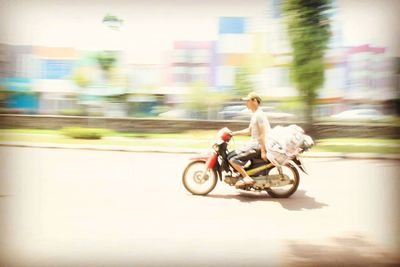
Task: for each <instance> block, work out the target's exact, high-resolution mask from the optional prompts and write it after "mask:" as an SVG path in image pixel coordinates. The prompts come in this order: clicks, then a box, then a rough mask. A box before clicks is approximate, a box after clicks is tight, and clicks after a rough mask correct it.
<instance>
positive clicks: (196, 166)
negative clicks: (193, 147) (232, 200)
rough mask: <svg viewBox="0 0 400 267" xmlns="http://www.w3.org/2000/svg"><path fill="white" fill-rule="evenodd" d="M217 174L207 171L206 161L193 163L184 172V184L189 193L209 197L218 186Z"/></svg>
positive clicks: (210, 170)
mask: <svg viewBox="0 0 400 267" xmlns="http://www.w3.org/2000/svg"><path fill="white" fill-rule="evenodd" d="M217 180H218V178H217V173H216V172H215V171H214V170H212V169H208V170H206V163H205V162H204V161H194V162H191V163H190V164H189V165H188V166H187V167H186V168H185V170H184V172H183V175H182V182H183V185H184V187H185V188H186V190H187V191H189V192H190V193H192V194H193V195H203V196H204V195H207V194H208V193H210V192H211V191H212V190H213V189H214V188H215V186H216V185H217Z"/></svg>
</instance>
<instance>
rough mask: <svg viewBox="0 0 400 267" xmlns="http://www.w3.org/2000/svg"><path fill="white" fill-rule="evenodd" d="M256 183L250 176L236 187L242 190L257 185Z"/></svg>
mask: <svg viewBox="0 0 400 267" xmlns="http://www.w3.org/2000/svg"><path fill="white" fill-rule="evenodd" d="M255 183H256V181H254V180H253V179H251V178H250V177H249V176H246V177H244V178H243V179H240V180H239V181H238V182H237V183H236V184H235V187H236V188H241V187H244V186H247V185H253V184H255Z"/></svg>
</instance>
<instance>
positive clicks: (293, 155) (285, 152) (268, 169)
mask: <svg viewBox="0 0 400 267" xmlns="http://www.w3.org/2000/svg"><path fill="white" fill-rule="evenodd" d="M288 132H289V134H285V133H288ZM274 133H275V134H274ZM218 137H219V138H218V140H217V141H216V142H215V143H214V144H213V146H212V148H213V152H212V153H211V154H210V155H204V156H198V157H194V158H191V159H190V162H189V163H188V165H187V166H186V168H185V169H184V171H183V175H182V182H183V185H184V187H185V188H186V190H187V191H189V192H190V193H192V194H194V195H207V194H208V193H210V192H211V191H212V190H213V189H214V188H215V186H216V185H217V182H218V180H220V181H224V182H225V183H226V184H228V185H230V186H234V185H235V184H236V182H237V181H238V180H239V179H240V174H239V173H238V172H237V171H236V170H235V169H234V168H233V167H232V165H231V164H230V162H229V159H230V157H231V156H232V155H234V153H235V151H234V150H233V151H229V150H228V144H229V141H230V140H231V139H232V134H231V131H230V130H229V129H228V128H223V129H221V130H220V131H219V132H218ZM266 143H267V144H266V147H267V157H268V160H267V161H264V160H263V159H261V158H257V159H253V160H250V161H249V162H247V163H246V165H245V166H244V169H245V171H246V173H247V174H248V175H249V176H250V177H251V178H252V179H253V180H254V181H255V183H254V184H252V185H247V186H245V187H241V188H240V189H242V190H245V191H257V192H262V191H266V192H267V193H268V194H269V195H270V196H271V197H274V198H288V197H290V196H291V195H292V194H293V193H295V192H296V190H297V188H298V186H299V184H300V174H299V171H298V168H299V169H300V170H301V171H303V172H304V173H305V174H307V172H306V169H305V166H304V164H303V162H302V160H301V159H300V157H299V155H300V154H301V153H303V152H305V151H307V150H309V149H310V148H311V147H312V146H313V145H314V142H313V140H312V138H311V137H310V136H308V135H305V134H304V131H303V130H302V129H301V128H300V127H298V126H296V125H291V126H287V127H281V126H277V127H275V128H274V129H273V131H272V134H271V135H270V137H269V138H267V142H266ZM295 166H297V167H295Z"/></svg>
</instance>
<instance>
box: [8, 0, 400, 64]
mask: <svg viewBox="0 0 400 267" xmlns="http://www.w3.org/2000/svg"><path fill="white" fill-rule="evenodd" d="M270 1H271V0H249V1H242V0H202V1H191V0H171V1H165V0H142V1H139V0H113V1H111V0H80V1H76V0H70V1H65V0H29V1H25V0H0V43H8V44H19V45H43V46H55V47H74V48H78V49H88V50H103V49H108V48H111V49H113V48H116V49H122V50H124V51H127V54H126V57H127V60H128V61H129V62H134V63H139V64H140V63H160V61H162V60H161V58H163V56H164V53H165V51H168V50H171V49H172V43H173V41H175V40H216V39H217V37H218V33H217V25H218V17H220V16H244V17H262V16H264V15H265V13H266V12H267V8H269V6H270V4H269V3H270ZM338 6H339V18H340V20H341V24H342V33H343V41H344V45H347V46H349V45H361V44H367V43H368V44H372V45H375V46H384V47H387V48H388V53H389V54H390V55H394V56H398V57H399V56H400V23H398V20H399V19H398V14H400V1H399V0H380V1H376V0H338ZM106 14H113V15H117V16H118V17H120V18H122V19H123V20H124V23H123V26H122V27H121V29H120V31H112V30H110V29H108V28H107V27H105V26H104V25H103V24H102V23H101V20H102V18H103V17H104V16H105V15H106Z"/></svg>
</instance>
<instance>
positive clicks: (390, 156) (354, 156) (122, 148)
mask: <svg viewBox="0 0 400 267" xmlns="http://www.w3.org/2000/svg"><path fill="white" fill-rule="evenodd" d="M0 146H4V147H33V148H50V149H80V150H94V151H115V152H137V153H173V154H203V153H208V152H210V149H183V148H160V147H138V146H116V145H84V144H56V143H31V142H12V141H4V142H0ZM302 157H304V158H339V159H384V160H400V155H397V154H378V153H340V152H339V153H338V152H306V153H304V154H302Z"/></svg>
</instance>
